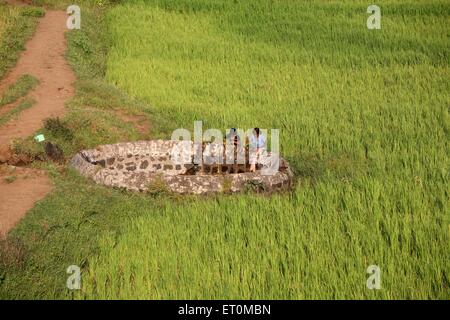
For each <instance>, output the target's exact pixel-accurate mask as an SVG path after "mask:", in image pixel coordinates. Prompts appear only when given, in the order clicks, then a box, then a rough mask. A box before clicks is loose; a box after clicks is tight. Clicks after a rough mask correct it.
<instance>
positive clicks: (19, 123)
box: [0, 11, 75, 147]
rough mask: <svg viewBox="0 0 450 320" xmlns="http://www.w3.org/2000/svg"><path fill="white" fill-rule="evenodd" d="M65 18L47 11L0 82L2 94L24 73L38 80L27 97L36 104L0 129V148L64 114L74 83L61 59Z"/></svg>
mask: <svg viewBox="0 0 450 320" xmlns="http://www.w3.org/2000/svg"><path fill="white" fill-rule="evenodd" d="M66 19H67V16H66V13H65V12H63V11H47V12H46V14H45V16H44V17H43V18H41V20H40V22H39V24H38V26H37V28H36V33H35V35H34V36H33V37H32V39H31V40H29V41H28V43H27V44H26V48H25V51H24V52H23V53H22V55H21V56H20V58H19V61H18V62H17V65H16V66H15V67H14V68H13V69H12V70H11V71H10V72H9V73H8V74H7V76H6V77H5V78H4V79H3V80H2V81H1V82H0V92H2V91H4V90H5V89H6V88H7V87H8V86H9V85H11V84H13V83H14V82H15V81H16V80H17V79H18V78H19V77H20V76H21V75H23V74H31V75H33V76H35V77H36V78H37V79H39V81H40V84H39V85H38V86H37V87H36V89H35V90H34V91H33V92H32V93H31V94H30V96H31V97H32V98H34V99H35V100H36V104H35V105H34V106H33V107H32V108H30V109H27V110H25V111H23V112H21V113H20V115H19V117H18V118H17V119H14V120H11V121H9V122H8V123H6V124H5V125H3V126H1V127H0V146H3V147H4V146H5V145H6V146H7V145H8V144H9V143H10V142H11V141H12V140H13V139H15V138H24V137H27V136H29V135H31V134H33V133H34V132H35V131H36V130H38V129H39V128H41V127H42V121H43V120H44V119H46V118H49V117H57V116H62V115H64V113H65V107H64V103H65V101H66V100H67V99H68V98H70V97H71V96H72V95H73V94H74V88H73V85H72V83H73V82H74V81H75V75H74V74H73V71H72V70H71V68H70V66H69V65H68V64H67V61H66V60H65V58H64V53H65V50H66V40H65V38H64V33H65V31H66V27H65V23H66Z"/></svg>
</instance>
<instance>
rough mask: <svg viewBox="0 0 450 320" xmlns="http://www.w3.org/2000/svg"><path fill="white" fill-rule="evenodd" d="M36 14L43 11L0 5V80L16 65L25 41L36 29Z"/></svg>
mask: <svg viewBox="0 0 450 320" xmlns="http://www.w3.org/2000/svg"><path fill="white" fill-rule="evenodd" d="M38 12H41V13H42V12H43V11H42V9H31V8H22V7H13V6H7V5H2V4H1V3H0V78H2V77H3V76H4V75H5V73H6V71H7V70H8V69H9V68H10V67H11V66H13V65H14V64H15V63H16V61H17V58H18V54H19V53H20V51H22V50H23V49H24V44H25V41H26V40H27V39H28V38H29V37H30V36H31V34H32V33H33V31H34V29H35V27H36V24H37V17H38V16H39V14H37V13H38Z"/></svg>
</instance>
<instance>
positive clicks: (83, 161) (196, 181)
mask: <svg viewBox="0 0 450 320" xmlns="http://www.w3.org/2000/svg"><path fill="white" fill-rule="evenodd" d="M186 143H187V144H188V145H187V149H188V150H189V151H192V150H193V148H194V145H193V143H192V142H186V141H182V142H181V141H171V140H151V141H138V142H127V143H118V144H112V145H102V146H99V147H97V148H96V149H91V150H82V151H80V152H79V153H78V154H76V155H75V156H74V157H73V158H72V160H71V165H72V166H73V167H75V168H76V169H77V170H78V171H79V172H80V173H81V174H82V175H84V176H86V177H90V178H92V179H93V180H94V181H95V182H97V183H100V184H104V185H107V186H112V187H120V188H126V189H128V190H134V191H146V190H148V188H149V186H151V185H152V183H154V182H155V181H156V179H158V181H159V182H161V181H162V182H163V183H164V184H166V186H167V188H168V189H169V190H171V191H173V192H178V193H182V194H186V193H193V194H203V193H215V192H239V191H243V190H244V189H246V188H248V187H254V186H257V187H261V188H262V189H263V190H264V191H269V192H270V191H277V190H282V189H286V188H289V187H290V186H291V182H292V178H293V174H292V171H291V169H290V167H289V165H288V163H287V162H286V161H285V160H284V159H280V170H279V171H278V172H277V173H276V174H274V175H270V176H264V175H261V173H260V172H258V171H257V172H255V173H250V172H244V173H233V174H205V173H204V170H202V171H201V172H200V173H197V174H189V172H190V169H192V168H193V167H194V165H193V163H192V160H193V155H192V154H191V153H192V152H189V154H186V152H185V150H186V149H183V148H181V147H186ZM180 150H184V151H180ZM174 155H175V158H179V157H183V158H184V159H185V161H184V162H183V163H185V164H178V162H174V161H173V160H172V159H174ZM186 162H187V163H186ZM242 166H244V167H245V165H242ZM226 168H227V169H226V170H228V169H229V168H228V167H226ZM202 173H203V174H202Z"/></svg>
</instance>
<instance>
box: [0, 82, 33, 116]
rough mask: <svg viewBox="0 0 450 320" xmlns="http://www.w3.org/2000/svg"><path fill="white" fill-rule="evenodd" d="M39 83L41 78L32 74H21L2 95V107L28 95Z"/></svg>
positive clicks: (0, 100) (0, 97)
mask: <svg viewBox="0 0 450 320" xmlns="http://www.w3.org/2000/svg"><path fill="white" fill-rule="evenodd" d="M38 83H39V80H38V79H36V78H35V77H33V76H32V75H29V74H25V75H23V76H21V77H20V78H19V79H17V81H16V82H15V83H14V84H12V85H11V86H10V87H9V88H7V89H6V90H5V92H3V93H2V95H1V96H0V108H1V107H3V106H4V105H6V104H9V103H12V102H15V101H17V100H18V99H19V98H22V97H24V96H26V95H27V94H28V93H29V92H30V91H31V90H33V89H34V88H35V87H36V85H37V84H38ZM0 110H1V109H0Z"/></svg>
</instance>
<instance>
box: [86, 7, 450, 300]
mask: <svg viewBox="0 0 450 320" xmlns="http://www.w3.org/2000/svg"><path fill="white" fill-rule="evenodd" d="M377 4H378V5H379V6H381V7H382V10H383V11H382V29H381V30H379V31H369V30H367V28H366V26H365V20H366V19H367V16H368V15H367V14H366V13H365V11H366V9H367V4H366V3H365V2H351V3H350V2H349V3H345V4H339V3H338V2H325V1H313V2H311V3H310V2H308V3H302V2H298V1H283V2H273V1H245V2H244V1H235V2H227V1H201V0H199V1H194V2H192V1H182V0H177V1H175V0H174V1H168V0H167V1H164V0H161V1H140V2H138V3H136V2H132V1H127V2H126V3H125V4H123V5H119V6H116V7H114V8H113V9H112V10H111V11H110V12H109V14H108V22H109V26H110V28H111V32H112V34H111V38H112V39H111V49H110V51H109V55H108V62H107V71H106V78H107V79H108V81H109V82H111V83H113V84H115V85H117V86H118V87H119V88H122V89H124V90H125V91H126V92H127V93H129V94H131V95H132V96H136V97H138V98H141V99H143V100H144V101H147V102H148V103H151V104H152V105H153V106H154V107H155V108H156V109H157V110H160V112H161V113H164V114H166V115H167V116H168V117H170V118H171V120H173V122H174V123H177V125H178V126H179V127H185V128H189V129H191V130H192V127H193V122H194V121H195V120H203V121H204V127H205V128H220V129H222V130H225V129H226V128H229V127H240V128H245V129H247V128H251V127H253V126H259V127H262V128H279V129H280V130H281V149H282V152H283V154H284V155H285V156H286V157H287V158H288V159H289V160H290V162H291V164H292V165H293V166H294V169H295V171H296V172H297V176H298V178H299V183H298V185H297V186H296V188H295V190H294V192H293V193H292V195H291V196H287V195H286V196H280V197H274V198H270V199H264V198H256V199H255V198H253V197H247V196H240V197H237V199H234V198H224V199H221V200H220V201H218V202H215V201H210V202H207V201H206V202H200V203H199V204H195V205H192V206H183V207H181V208H180V207H178V206H174V207H170V208H169V209H167V210H165V211H164V212H162V213H161V214H151V215H148V216H146V217H143V218H141V219H139V220H138V221H134V222H133V223H132V225H131V226H130V227H129V229H128V231H124V233H123V235H122V236H121V237H119V239H117V240H116V241H115V242H114V244H113V245H111V243H110V240H109V239H108V238H105V240H104V243H103V245H102V246H101V250H100V255H99V257H97V258H94V259H91V260H90V266H89V271H88V272H89V278H88V281H87V282H85V284H84V288H85V290H84V295H82V296H83V297H100V298H136V297H145V298H294V299H297V298H386V299H388V298H420V299H425V298H448V297H449V294H448V292H449V291H448V287H449V273H448V272H449V263H448V261H450V260H449V253H448V250H446V247H447V244H448V240H449V236H448V230H449V219H448V214H446V212H447V213H448V206H447V204H448V188H447V183H448V156H447V155H448V154H447V151H446V150H448V137H449V134H448V133H449V124H450V123H449V116H448V105H449V90H448V89H449V86H448V76H449V69H448V58H449V43H448V27H449V24H448V15H449V13H450V6H449V5H448V3H445V2H443V1H428V2H427V3H421V4H413V3H409V2H402V3H400V2H398V1H395V2H394V1H382V2H380V3H377ZM431 35H432V36H431ZM169 252H170V254H168V253H169ZM371 264H377V265H379V266H380V268H381V270H382V272H383V281H384V282H383V290H381V291H379V292H371V291H369V290H367V289H366V287H365V279H366V277H367V275H366V274H365V270H366V268H367V267H368V266H369V265H371Z"/></svg>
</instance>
